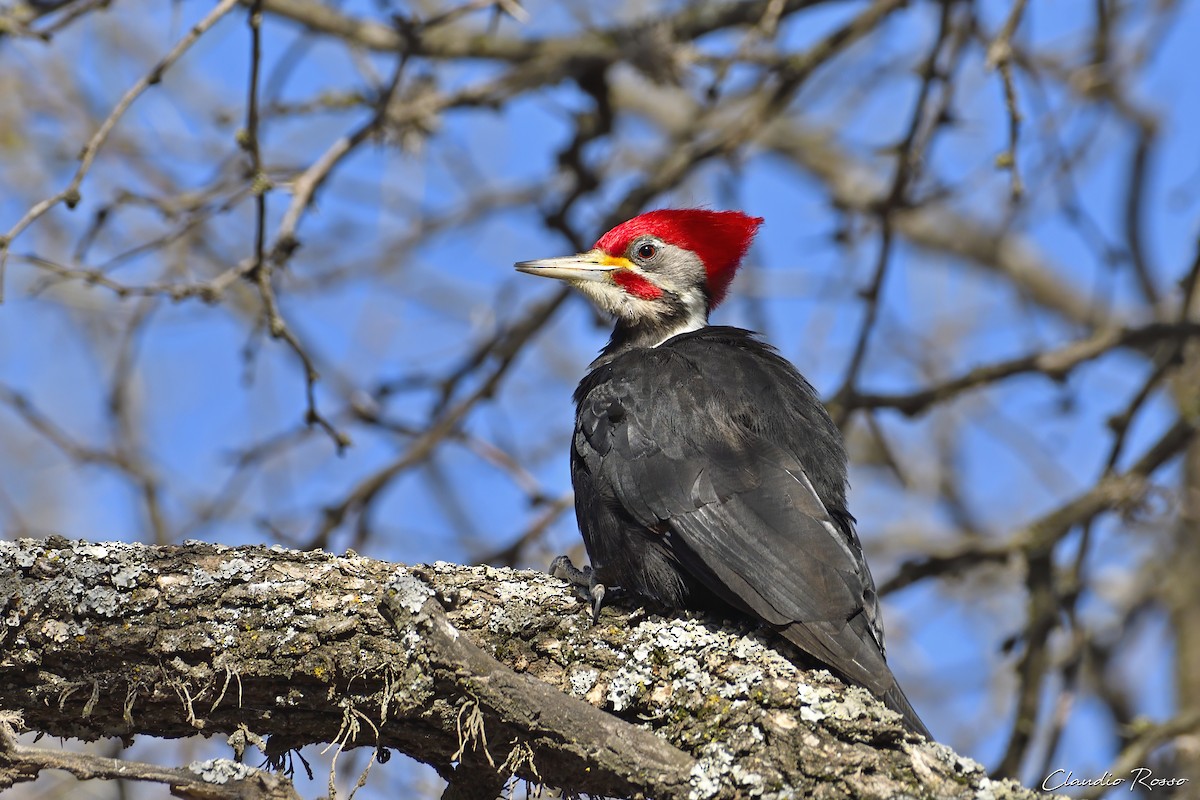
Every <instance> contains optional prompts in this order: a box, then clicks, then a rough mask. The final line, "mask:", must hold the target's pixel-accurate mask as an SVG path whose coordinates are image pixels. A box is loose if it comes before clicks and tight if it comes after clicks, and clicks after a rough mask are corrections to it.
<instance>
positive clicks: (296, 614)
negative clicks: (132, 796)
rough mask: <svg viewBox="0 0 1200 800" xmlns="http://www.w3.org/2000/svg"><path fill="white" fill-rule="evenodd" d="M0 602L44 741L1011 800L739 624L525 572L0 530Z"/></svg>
mask: <svg viewBox="0 0 1200 800" xmlns="http://www.w3.org/2000/svg"><path fill="white" fill-rule="evenodd" d="M0 598H3V600H2V601H0V603H2V604H3V607H2V609H0V612H2V616H0V620H2V621H0V653H2V656H0V709H2V710H4V711H6V712H10V713H11V712H16V713H20V714H21V715H23V718H24V725H25V726H26V727H28V728H29V729H32V730H37V731H43V732H46V733H49V734H52V735H56V736H73V737H81V738H84V739H92V738H96V737H101V736H125V737H128V736H133V735H136V734H142V735H153V736H160V737H180V736H188V735H191V734H194V733H197V732H204V733H206V734H215V733H228V734H234V733H235V732H238V731H241V732H242V733H243V734H245V733H246V732H249V733H250V734H252V735H254V736H260V737H266V738H267V744H266V749H267V751H268V755H271V756H274V757H275V758H276V759H279V758H281V757H282V756H283V755H284V754H286V752H287V751H288V750H290V749H293V748H297V747H300V746H302V745H305V744H308V743H313V742H337V743H340V744H342V745H343V746H345V747H355V746H367V747H374V748H379V749H381V750H383V749H394V750H399V751H402V752H404V753H407V754H409V755H411V756H413V757H415V758H418V759H420V760H422V761H425V762H427V763H430V764H432V765H434V766H435V767H436V768H437V769H438V770H439V771H440V772H441V773H442V774H443V776H445V777H447V779H450V780H453V779H454V777H455V771H456V768H457V769H468V768H469V769H472V770H480V769H483V770H485V771H487V770H490V771H492V772H493V773H496V774H499V776H500V777H501V779H503V778H505V777H507V776H509V775H517V776H519V777H521V778H524V779H528V780H533V781H537V782H540V783H545V784H549V785H553V786H561V787H566V788H569V789H570V790H572V791H576V792H587V793H590V794H600V795H611V796H638V795H651V796H655V797H663V798H670V797H689V796H690V797H736V796H746V795H749V794H760V793H761V795H762V796H768V797H770V796H774V797H788V796H794V795H796V794H800V793H803V794H805V795H808V796H813V797H822V798H834V797H878V798H885V797H894V796H896V795H897V794H899V793H902V792H909V793H913V794H916V795H921V796H936V797H976V796H994V797H1027V796H1028V797H1032V796H1033V795H1032V793H1028V792H1026V791H1025V790H1023V789H1021V788H1020V787H1018V786H1016V785H1015V784H1011V783H998V782H993V781H990V780H988V778H987V777H986V776H985V775H984V773H983V770H982V768H981V767H980V766H979V765H978V764H976V763H974V762H972V761H969V760H967V759H964V758H961V757H959V756H957V755H955V754H954V753H953V752H952V751H950V750H949V749H948V748H946V747H944V746H942V745H938V744H933V743H928V742H924V741H921V740H919V739H918V738H916V737H913V736H912V735H911V734H909V733H907V732H906V730H905V729H904V727H903V726H902V725H901V724H900V722H899V720H898V718H897V717H896V715H894V714H893V713H892V712H890V711H888V710H887V709H886V708H884V707H883V706H881V705H879V704H878V703H876V702H875V701H874V699H873V698H872V697H871V696H870V695H869V694H868V693H866V692H865V691H864V690H861V689H858V688H847V687H845V686H844V685H842V684H841V683H840V682H839V681H838V680H837V679H835V678H833V677H832V676H831V675H829V673H827V672H825V671H822V670H815V671H804V670H800V669H798V668H797V667H796V666H794V665H793V664H792V663H791V662H790V661H788V659H787V658H786V657H785V655H787V654H785V653H783V652H782V651H780V650H778V649H776V648H779V647H782V645H781V644H780V643H778V642H775V641H773V640H771V639H770V638H769V637H767V636H766V635H765V634H763V633H761V632H755V631H752V630H750V629H749V628H748V627H745V626H743V627H742V628H737V627H731V626H730V625H729V624H722V623H721V622H720V621H717V620H708V619H702V618H690V617H689V618H672V619H663V618H659V617H656V616H653V615H650V614H649V613H648V612H646V611H645V610H642V609H628V608H614V609H610V610H608V611H606V612H605V614H604V615H603V616H602V618H601V624H599V625H597V626H594V627H591V626H589V625H588V624H587V615H586V614H585V613H584V612H583V609H582V607H581V605H580V603H579V602H578V601H577V600H576V599H575V598H574V596H573V595H572V594H571V593H570V591H569V590H568V589H567V588H566V587H565V586H563V585H561V584H560V583H559V582H558V581H556V580H554V579H552V578H549V577H547V576H544V575H540V574H538V573H534V572H519V571H513V570H508V569H494V568H491V567H462V566H455V565H449V564H441V563H439V564H436V565H432V566H421V567H402V566H397V565H394V564H388V563H384V562H380V561H374V560H372V559H368V558H364V557H361V556H358V555H354V554H350V555H347V556H342V557H338V556H332V555H329V554H326V553H320V552H312V553H302V552H297V551H291V550H285V549H282V548H269V549H268V548H261V547H242V548H229V547H222V546H217V545H208V544H198V543H192V544H188V545H184V546H177V547H148V546H143V545H132V544H94V543H88V542H78V541H76V542H72V541H67V540H65V539H61V538H52V539H48V540H33V539H22V540H20V541H17V542H0ZM13 763H14V762H13V760H12V758H11V756H9V757H8V758H7V759H5V757H3V756H0V779H4V778H7V779H8V780H19V779H22V778H23V777H29V775H28V774H27V773H28V769H27V768H26V769H25V770H24V771H23V772H22V771H20V770H16V771H14V768H13V766H12V765H13ZM989 792H990V793H991V794H990V795H989V794H988V793H989Z"/></svg>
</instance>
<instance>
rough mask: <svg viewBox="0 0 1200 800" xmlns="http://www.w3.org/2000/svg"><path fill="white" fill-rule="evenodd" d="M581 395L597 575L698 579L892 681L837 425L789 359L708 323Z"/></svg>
mask: <svg viewBox="0 0 1200 800" xmlns="http://www.w3.org/2000/svg"><path fill="white" fill-rule="evenodd" d="M578 400H579V415H578V421H577V422H578V425H577V431H576V437H575V449H574V453H573V465H572V466H573V478H574V481H575V485H576V492H577V493H578V495H579V500H578V502H579V503H580V508H579V512H580V513H579V517H580V525H581V527H582V528H583V533H584V538H585V541H586V542H587V544H588V549H589V554H590V555H591V557H592V559H593V566H594V567H596V569H597V570H599V571H600V573H601V574H602V575H603V574H604V573H605V571H607V572H608V573H609V574H610V575H611V576H612V577H609V578H606V580H612V581H614V582H619V583H621V584H622V585H624V586H625V588H627V589H630V590H631V591H634V592H635V593H639V594H644V595H647V596H649V597H652V598H655V599H658V600H664V599H666V600H670V599H671V596H672V595H671V592H672V590H673V589H674V588H676V587H672V586H669V585H668V586H662V585H659V584H661V583H663V582H664V581H666V582H669V581H671V580H675V581H679V582H681V584H682V585H683V586H685V587H687V586H691V587H698V588H700V589H701V590H703V591H708V592H711V593H712V594H713V595H715V596H716V597H718V598H720V599H721V600H722V601H724V602H725V603H727V604H729V605H731V606H733V607H734V608H737V609H740V610H742V611H744V612H747V613H749V614H752V615H753V616H755V617H757V618H759V619H761V620H763V621H764V622H767V623H769V624H771V625H773V626H775V627H776V628H778V629H779V630H780V631H781V632H782V633H783V634H784V635H785V636H786V637H787V638H788V639H789V640H791V641H792V642H794V643H795V644H796V645H797V646H799V647H800V648H801V649H803V650H804V651H806V652H808V653H809V654H811V655H812V656H815V657H816V658H818V659H820V660H821V661H822V662H824V663H825V664H828V665H829V666H830V667H832V668H833V669H835V670H836V671H838V672H839V673H841V674H842V675H843V676H844V677H846V678H847V679H849V680H851V681H853V682H855V683H858V684H861V685H863V686H865V687H867V688H868V689H870V690H871V691H872V692H874V693H875V694H877V695H879V696H881V697H884V698H885V699H888V696H889V695H891V694H894V693H898V692H899V688H898V687H897V685H896V681H895V678H894V677H893V676H892V673H891V670H890V669H889V668H888V666H887V662H886V660H885V658H884V641H883V630H882V626H881V624H880V620H879V610H878V601H877V599H876V594H875V584H874V581H873V579H872V578H871V573H870V571H869V569H868V568H867V564H866V562H865V560H864V559H863V555H862V548H861V546H860V544H859V541H858V536H857V534H856V533H855V531H854V526H853V518H852V517H851V516H850V515H849V514H848V513H847V512H846V510H845V454H844V451H843V449H842V445H841V437H840V435H839V433H838V431H837V430H836V428H835V427H834V425H833V423H832V421H831V420H830V419H829V417H828V415H827V414H826V413H825V411H824V408H823V407H822V406H821V404H820V403H819V401H818V400H817V398H816V395H815V393H814V391H813V390H812V387H811V386H809V385H808V383H807V382H806V381H804V379H803V378H802V377H801V376H800V375H799V373H797V372H796V370H795V369H794V368H793V367H792V366H791V364H789V363H788V362H787V361H786V360H784V359H783V358H781V357H780V356H779V355H778V354H776V353H775V352H774V351H773V350H772V349H771V348H769V347H767V346H766V345H763V344H762V343H760V342H758V341H757V340H755V339H754V338H753V337H752V336H751V335H750V334H749V333H747V332H745V331H740V330H738V329H729V328H706V329H703V330H702V331H699V332H696V333H692V334H685V335H683V336H680V337H676V338H675V339H672V340H671V341H669V342H667V343H665V344H663V345H662V346H660V347H658V348H655V349H654V350H649V351H648V350H640V351H635V352H634V353H631V354H627V355H625V356H620V357H618V358H617V359H616V360H614V361H613V362H611V363H609V364H607V365H605V366H603V367H600V368H599V369H597V370H596V371H595V372H593V373H592V374H591V375H589V376H588V378H587V379H585V381H584V383H583V384H581V386H580V391H579V395H578ZM670 567H675V568H677V569H678V570H679V571H680V572H682V573H683V575H682V576H681V577H675V576H672V575H670V574H669V572H670V570H669V568H670ZM692 593H693V594H694V593H695V588H693V590H692ZM680 604H682V605H686V604H687V603H686V602H685V603H680ZM900 697H903V695H902V694H901V695H900ZM903 706H905V707H906V708H898V709H897V710H901V711H902V713H905V712H906V711H907V712H911V707H910V706H908V704H907V701H904V703H903ZM894 707H895V706H894ZM906 716H907V714H906ZM912 717H913V718H914V719H915V718H916V715H915V713H913V714H912ZM917 723H918V725H919V720H917ZM919 730H922V732H924V731H923V726H921V728H919Z"/></svg>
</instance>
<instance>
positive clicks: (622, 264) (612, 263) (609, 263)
mask: <svg viewBox="0 0 1200 800" xmlns="http://www.w3.org/2000/svg"><path fill="white" fill-rule="evenodd" d="M600 263H601V264H603V265H604V266H606V267H616V268H617V269H633V262H632V261H630V260H629V259H628V258H625V256H610V255H608V254H607V253H606V254H605V255H604V256H603V257H601V259H600Z"/></svg>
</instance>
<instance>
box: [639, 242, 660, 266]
mask: <svg viewBox="0 0 1200 800" xmlns="http://www.w3.org/2000/svg"><path fill="white" fill-rule="evenodd" d="M656 255H658V247H656V246H655V245H653V244H651V243H650V242H646V243H645V244H643V245H642V246H641V247H639V248H638V249H637V257H638V258H640V259H642V260H643V261H649V260H650V259H652V258H654V257H655V256H656Z"/></svg>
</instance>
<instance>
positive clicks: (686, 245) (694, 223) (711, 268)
mask: <svg viewBox="0 0 1200 800" xmlns="http://www.w3.org/2000/svg"><path fill="white" fill-rule="evenodd" d="M762 223H763V218H762V217H751V216H748V215H746V214H743V213H742V212H740V211H708V210H706V209H701V208H679V209H674V208H669V209H660V210H658V211H647V212H646V213H645V214H641V215H640V216H637V217H634V218H633V219H631V220H628V221H626V222H622V223H621V224H620V225H618V226H617V227H615V228H613V229H612V230H611V231H609V232H608V233H606V234H604V235H603V236H601V237H600V239H599V240H598V241H597V242H596V245H595V247H596V249H598V250H602V251H603V252H605V253H607V254H608V255H610V256H614V257H616V256H624V255H626V250H628V248H629V245H630V244H631V243H632V242H633V241H634V240H635V239H637V238H638V237H641V236H647V235H649V236H656V237H658V238H659V239H661V240H662V241H664V242H666V243H667V244H671V245H674V246H676V247H679V248H682V249H684V250H688V251H691V252H692V253H695V254H696V256H697V257H698V258H699V259H700V260H701V261H702V262H703V263H704V271H705V273H706V285H705V289H706V291H707V294H708V307H709V310H712V309H714V308H716V307H717V305H718V304H719V303H720V302H721V301H722V300H724V299H725V293H726V292H727V291H728V290H729V284H730V283H732V282H733V276H734V273H735V272H737V269H738V267H739V266H740V265H741V263H742V257H743V256H745V255H746V251H747V250H748V249H750V242H751V241H752V240H753V239H754V234H755V232H757V231H758V226H759V225H762Z"/></svg>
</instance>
